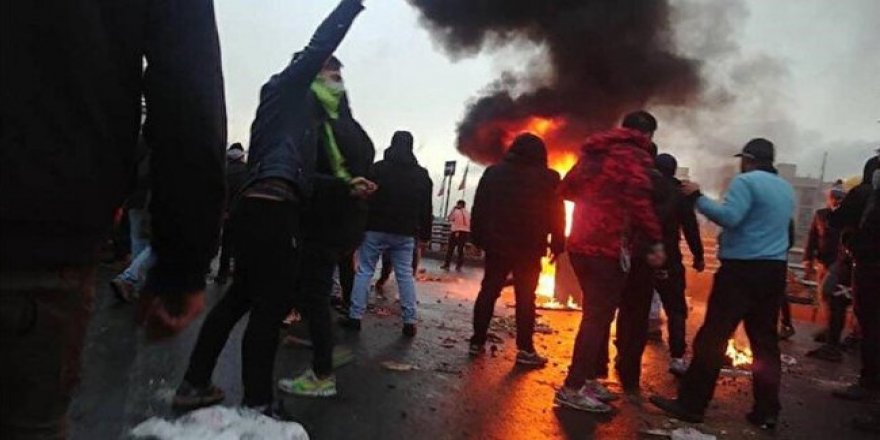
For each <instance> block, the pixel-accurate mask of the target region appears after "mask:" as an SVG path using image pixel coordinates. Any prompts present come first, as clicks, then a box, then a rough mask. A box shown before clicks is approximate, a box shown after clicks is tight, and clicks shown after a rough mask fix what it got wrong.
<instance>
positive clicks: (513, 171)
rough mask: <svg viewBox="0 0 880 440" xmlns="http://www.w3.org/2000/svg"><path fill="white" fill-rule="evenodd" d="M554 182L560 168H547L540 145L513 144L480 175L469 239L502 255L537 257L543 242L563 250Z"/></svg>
mask: <svg viewBox="0 0 880 440" xmlns="http://www.w3.org/2000/svg"><path fill="white" fill-rule="evenodd" d="M559 181H560V178H559V173H557V172H556V171H553V170H550V169H548V168H547V151H546V149H545V148H544V147H543V145H538V144H525V143H523V144H517V143H515V144H514V145H513V146H511V148H510V150H509V151H508V152H507V154H506V155H505V156H504V158H503V159H502V160H501V162H499V163H498V164H496V165H493V166H490V167H489V168H488V169H486V171H485V172H484V173H483V177H481V178H480V183H479V185H478V186H477V194H476V196H475V197H474V208H473V211H472V213H471V241H472V242H473V243H474V244H475V245H477V246H478V247H480V248H482V249H484V250H486V252H492V253H497V254H501V255H522V256H527V257H539V256H541V255H544V254H545V253H546V252H547V248H548V246H549V247H550V249H551V250H552V251H553V252H554V253H557V254H558V253H561V252H563V251H564V250H565V207H564V205H563V203H562V198H561V197H559V196H558V195H557V193H556V189H557V187H558V186H559ZM548 236H549V237H550V241H549V242H548V239H547V238H548Z"/></svg>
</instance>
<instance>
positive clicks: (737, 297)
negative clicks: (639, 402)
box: [678, 260, 787, 417]
mask: <svg viewBox="0 0 880 440" xmlns="http://www.w3.org/2000/svg"><path fill="white" fill-rule="evenodd" d="M786 270H787V269H786V263H785V261H771V260H752V261H744V260H723V261H722V262H721V267H720V268H719V269H718V272H716V273H715V279H714V283H713V285H712V292H711V296H710V297H709V304H708V306H707V309H706V319H705V321H704V322H703V326H702V327H700V330H699V331H698V332H697V336H696V338H695V339H694V357H693V359H692V360H691V365H690V368H688V371H687V373H685V375H684V377H683V378H682V380H681V385H680V386H679V389H678V399H679V402H680V403H681V404H682V405H684V407H685V408H687V409H688V410H689V411H691V412H694V413H699V414H702V413H703V412H704V411H705V410H706V407H707V406H708V405H709V401H710V400H712V394H713V393H714V392H715V382H716V381H717V379H718V374H719V372H720V371H721V366H722V364H723V362H724V352H725V350H726V348H727V340H728V339H730V337H731V335H733V332H734V331H735V330H736V327H737V326H738V325H739V323H740V321H742V322H743V324H744V325H745V330H746V334H747V335H748V337H749V345H750V346H751V349H752V353H754V356H755V360H754V364H753V365H752V388H753V392H754V396H755V405H754V412H755V413H756V414H758V415H761V416H768V417H769V416H775V415H777V414H778V413H779V410H780V408H781V407H780V404H779V386H780V382H781V380H782V366H781V363H780V360H779V336H778V333H777V320H778V318H779V304H780V301H781V299H780V297H781V296H783V295H784V294H785V282H786V280H785V278H786Z"/></svg>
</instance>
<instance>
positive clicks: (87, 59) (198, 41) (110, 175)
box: [0, 0, 226, 439]
mask: <svg viewBox="0 0 880 440" xmlns="http://www.w3.org/2000/svg"><path fill="white" fill-rule="evenodd" d="M0 16H2V17H3V25H2V26H0V77H2V78H3V80H2V82H0V96H2V99H0V133H2V136H0V156H2V160H0V188H2V190H0V237H2V238H0V353H2V354H3V362H0V390H2V391H0V393H2V398H0V432H2V434H3V435H2V437H3V438H15V439H46V438H51V439H56V438H66V437H67V423H66V413H67V407H68V404H69V402H70V399H71V396H72V394H73V390H74V388H75V385H76V384H77V382H78V381H79V376H80V353H81V351H82V348H83V343H84V339H85V335H86V328H87V326H88V320H89V317H90V315H91V311H92V307H93V304H94V292H95V283H94V281H95V267H96V264H97V259H98V255H97V249H98V248H99V247H100V245H101V242H102V239H103V237H105V236H106V234H107V233H109V232H110V228H111V225H112V222H113V214H114V212H115V211H116V210H117V209H118V208H119V207H120V206H121V205H122V202H123V201H124V200H125V197H126V195H127V194H128V193H129V192H130V191H131V190H132V189H133V183H134V182H135V173H136V171H135V170H136V166H137V163H136V154H135V149H136V145H137V139H138V133H139V131H140V130H139V129H140V125H141V124H140V118H141V100H142V97H144V96H145V99H146V104H147V107H148V108H149V115H147V119H146V122H145V127H144V137H145V141H146V144H147V146H148V147H149V148H150V150H151V151H152V159H151V167H150V171H151V173H152V181H151V191H152V201H151V203H150V206H149V209H150V212H151V213H152V217H153V247H154V250H155V252H156V256H157V261H156V265H155V266H154V267H153V268H152V270H151V271H150V272H149V274H148V279H147V283H146V286H145V290H144V293H143V295H142V296H141V306H142V307H141V313H140V314H139V317H140V318H141V319H142V322H143V323H144V324H145V325H146V326H147V334H148V336H150V337H154V338H155V337H163V336H170V335H173V334H176V333H177V332H179V331H181V330H183V329H184V328H185V327H186V326H187V325H188V324H189V323H190V322H191V321H192V320H193V319H195V318H196V317H197V316H198V314H199V313H200V312H201V310H202V308H203V305H204V287H205V278H204V274H205V273H206V272H207V269H208V264H209V263H210V261H211V258H212V257H213V255H214V253H215V252H216V248H217V237H218V233H219V226H220V216H221V210H222V207H223V148H224V146H225V145H226V115H225V105H224V101H223V77H222V73H221V72H222V70H221V63H220V45H219V42H218V38H217V28H216V22H215V20H214V9H213V4H212V2H211V1H210V0H193V1H188V2H183V3H173V4H169V3H166V2H138V3H137V4H136V6H133V7H120V5H119V3H118V2H96V1H76V2H72V1H67V0H64V1H52V0H49V1H42V2H3V3H2V6H0ZM144 57H146V65H147V68H146V70H144Z"/></svg>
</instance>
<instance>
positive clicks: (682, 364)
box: [669, 358, 688, 376]
mask: <svg viewBox="0 0 880 440" xmlns="http://www.w3.org/2000/svg"><path fill="white" fill-rule="evenodd" d="M687 369H688V362H687V361H686V360H684V358H672V359H670V360H669V372H670V373H672V374H674V375H676V376H681V375H683V374H684V373H685V372H686V371H687Z"/></svg>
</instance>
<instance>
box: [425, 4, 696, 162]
mask: <svg viewBox="0 0 880 440" xmlns="http://www.w3.org/2000/svg"><path fill="white" fill-rule="evenodd" d="M409 2H410V3H411V4H412V5H413V6H414V7H416V8H417V9H418V10H419V11H420V13H421V20H422V23H423V24H424V25H425V26H426V27H427V28H428V29H429V30H430V31H431V33H432V35H433V36H434V37H435V39H436V41H438V42H439V43H440V44H441V46H442V47H443V48H444V49H445V51H446V52H447V53H448V54H449V55H450V56H451V57H453V58H459V57H463V56H468V55H473V54H475V53H479V52H485V51H488V52H500V50H501V49H503V48H506V47H509V46H517V45H536V46H538V47H539V48H540V52H541V53H542V54H543V55H544V56H543V57H542V58H541V59H539V60H537V61H536V60H528V61H524V62H522V65H521V66H520V68H518V69H517V70H516V71H513V70H509V71H505V72H503V73H502V74H501V75H500V76H499V77H498V78H497V79H495V80H494V81H492V82H491V83H490V84H489V85H488V86H487V87H486V89H485V90H484V91H483V93H482V94H481V95H480V96H478V97H476V98H475V100H473V101H472V102H471V103H470V104H469V105H468V107H467V109H466V111H465V115H464V117H463V119H462V120H461V121H460V123H459V126H458V133H457V134H458V137H457V141H458V145H457V147H458V150H459V151H460V152H461V153H463V154H464V155H466V156H468V157H470V158H471V159H473V160H475V161H477V162H480V163H484V164H487V163H493V162H495V161H497V160H498V159H499V158H500V157H501V155H502V154H503V152H504V149H505V145H504V142H505V140H506V139H507V138H508V136H509V133H508V132H509V130H510V129H512V128H515V127H521V126H522V125H523V123H524V122H525V121H527V120H528V118H530V117H534V116H538V117H542V118H549V119H552V120H554V121H559V126H558V127H556V128H557V129H556V130H554V132H555V135H554V136H555V137H556V139H555V140H558V141H560V142H557V143H555V145H554V148H565V149H569V150H575V149H577V148H578V146H579V144H580V141H581V140H582V139H583V138H584V137H586V136H587V135H588V134H589V133H591V132H593V131H595V130H599V129H604V128H608V127H611V126H613V125H615V124H616V123H617V122H618V121H619V119H620V118H621V116H622V115H623V114H625V113H627V112H629V111H632V110H636V109H639V108H642V107H646V106H648V105H652V106H670V107H676V106H685V105H689V104H693V103H695V102H696V100H697V99H698V98H699V97H700V95H701V93H702V91H703V89H704V81H703V80H702V76H701V63H700V62H699V61H698V59H697V58H692V57H686V56H683V55H681V53H680V52H679V51H678V50H677V47H676V43H675V40H674V38H673V37H674V33H673V32H672V29H671V25H670V23H671V17H672V10H671V7H670V4H669V1H667V0H555V1H551V0H544V1H535V0H483V1H474V0H409Z"/></svg>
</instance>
